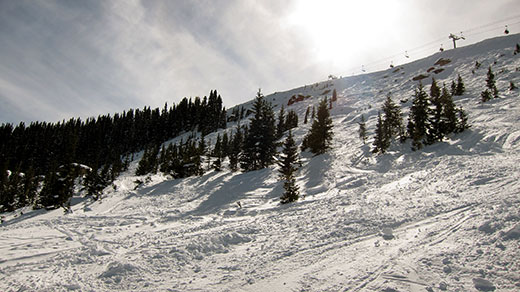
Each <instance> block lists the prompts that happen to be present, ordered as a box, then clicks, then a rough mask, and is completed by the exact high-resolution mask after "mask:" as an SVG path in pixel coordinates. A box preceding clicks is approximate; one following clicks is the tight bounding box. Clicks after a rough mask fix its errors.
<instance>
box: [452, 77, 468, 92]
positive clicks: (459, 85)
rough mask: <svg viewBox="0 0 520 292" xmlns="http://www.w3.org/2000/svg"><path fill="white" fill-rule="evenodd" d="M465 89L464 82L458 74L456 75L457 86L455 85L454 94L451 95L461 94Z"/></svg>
mask: <svg viewBox="0 0 520 292" xmlns="http://www.w3.org/2000/svg"><path fill="white" fill-rule="evenodd" d="M465 91H466V87H465V86H464V82H463V81H462V77H460V74H459V75H458V77H457V86H456V87H455V94H453V95H457V96H460V95H463V94H464V92H465Z"/></svg>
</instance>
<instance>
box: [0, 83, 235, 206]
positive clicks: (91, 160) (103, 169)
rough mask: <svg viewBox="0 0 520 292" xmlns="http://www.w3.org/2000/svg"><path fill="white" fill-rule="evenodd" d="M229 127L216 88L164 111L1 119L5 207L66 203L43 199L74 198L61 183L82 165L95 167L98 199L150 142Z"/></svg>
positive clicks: (0, 196)
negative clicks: (40, 119)
mask: <svg viewBox="0 0 520 292" xmlns="http://www.w3.org/2000/svg"><path fill="white" fill-rule="evenodd" d="M225 127H226V111H225V108H223V106H222V98H221V97H220V95H218V93H217V91H216V90H214V91H211V92H210V95H209V98H207V97H204V98H202V99H201V98H199V97H197V98H195V99H194V100H192V99H186V98H184V99H183V100H181V102H180V103H179V104H178V105H175V104H174V105H172V106H170V107H168V105H167V104H165V106H164V108H163V109H162V110H160V109H159V108H156V109H153V110H152V109H150V107H145V108H144V109H142V110H140V109H136V110H133V109H131V110H128V111H125V112H123V113H122V114H115V115H113V116H110V115H103V116H99V117H98V118H89V119H87V120H86V121H82V120H81V119H79V118H78V119H70V120H69V121H63V122H58V123H46V122H33V123H31V124H30V125H29V126H26V125H25V124H24V123H23V122H22V123H20V124H19V125H18V126H16V127H14V126H13V125H11V124H2V125H1V126H0V171H2V173H1V177H0V178H1V180H0V212H1V211H10V210H13V209H14V208H18V207H21V206H23V205H24V204H32V205H34V206H35V207H51V206H62V205H63V201H66V200H64V199H61V198H60V196H61V195H48V198H44V197H45V196H46V192H47V190H49V193H53V192H57V190H58V189H60V190H63V191H60V192H61V193H65V194H64V195H63V196H64V197H67V198H68V197H70V195H71V194H72V191H69V188H68V186H67V187H61V186H59V184H61V183H62V182H63V181H66V180H67V179H68V177H70V178H71V179H70V180H74V179H75V177H74V171H72V170H71V168H74V167H72V166H73V165H79V164H82V165H86V166H88V168H90V169H92V173H89V174H88V175H87V178H88V179H86V181H85V184H86V189H87V193H88V194H89V195H92V196H93V197H94V198H97V194H98V193H99V192H100V189H103V188H104V187H105V186H106V185H108V184H109V183H110V182H111V181H112V180H113V179H114V178H115V177H116V176H117V175H118V174H119V173H120V172H121V171H122V170H124V168H125V166H127V164H128V162H129V161H130V160H131V158H130V155H131V153H134V152H137V151H139V150H141V149H143V148H145V147H146V145H150V144H152V145H158V144H160V143H162V142H164V141H166V140H168V139H171V138H173V137H175V136H177V135H178V134H180V133H182V132H184V131H191V130H198V131H200V132H202V133H203V134H207V133H210V132H213V131H215V130H217V129H218V128H225ZM7 170H10V171H9V172H8V171H7ZM55 177H57V179H56V180H54V179H53V178H55ZM20 178H23V179H20ZM20 180H24V181H31V182H32V183H33V184H36V185H40V184H42V186H43V187H42V188H41V191H37V190H39V189H38V188H33V187H29V188H27V190H23V187H19V186H16V185H18V184H20V183H19V181H20ZM26 184H28V183H26ZM15 186H16V187H15ZM15 190H16V191H15ZM54 197H56V199H53V198H54Z"/></svg>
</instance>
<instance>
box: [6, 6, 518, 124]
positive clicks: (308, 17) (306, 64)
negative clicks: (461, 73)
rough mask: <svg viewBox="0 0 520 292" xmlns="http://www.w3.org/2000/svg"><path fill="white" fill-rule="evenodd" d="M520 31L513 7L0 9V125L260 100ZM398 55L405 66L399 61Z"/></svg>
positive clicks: (23, 7)
mask: <svg viewBox="0 0 520 292" xmlns="http://www.w3.org/2000/svg"><path fill="white" fill-rule="evenodd" d="M506 24H507V25H508V27H509V30H510V31H511V33H518V32H520V1H518V0H494V1H489V0H472V1H465V0H464V1H462V0H461V1H459V0H435V1H431V0H372V1H370V0H366V1H361V0H357V1H350V0H343V1H341V0H339V1H333V0H320V1H314V0H308V1H305V0H300V1H299V0H291V1H279V0H263V1H253V0H200V1H190V0H164V1H161V0H147V1H138V0H132V1H128V0H125V1H123V0H121V1H118V0H112V1H104V0H92V1H69V0H40V1H34V0H16V1H9V0H0V123H4V122H10V123H15V124H17V123H19V122H20V121H25V122H26V123H28V122H30V121H35V120H39V121H43V120H45V121H51V122H55V121H59V120H62V119H69V118H71V117H82V118H87V117H90V116H97V115H100V114H107V113H115V112H122V111H123V110H127V109H129V108H142V107H143V106H148V105H149V106H152V107H161V106H163V105H164V103H165V102H168V103H169V104H172V103H173V102H175V103H177V102H179V101H180V99H182V98H183V97H195V96H201V97H202V96H205V95H208V94H209V91H210V90H212V89H217V90H218V91H219V93H220V94H221V95H222V98H223V100H224V103H225V105H226V106H227V107H231V106H233V105H236V104H239V103H242V102H245V101H247V100H250V99H252V98H254V96H255V93H256V92H257V90H258V88H259V87H261V88H262V91H263V92H264V93H265V94H269V93H272V92H275V91H283V90H288V89H291V88H294V87H297V86H302V85H305V84H310V83H314V82H317V81H320V80H325V79H326V78H327V76H328V75H329V74H333V75H336V76H349V75H352V74H359V73H361V69H362V68H363V69H365V70H366V71H374V70H381V69H385V68H388V66H389V65H390V63H393V64H395V65H397V64H399V63H403V62H408V61H410V60H413V59H417V58H421V57H425V56H427V55H431V54H433V53H435V52H436V51H438V49H439V47H440V45H441V44H442V45H443V47H444V48H445V49H450V48H451V47H452V43H451V41H450V40H449V39H448V35H449V34H450V33H457V34H460V32H461V31H462V33H463V34H464V35H465V36H466V41H461V42H459V46H463V45H467V44H470V43H474V42H476V41H479V40H482V39H485V38H489V37H493V36H499V35H502V34H503V31H504V28H505V25H506ZM405 54H407V55H408V56H409V57H410V58H405Z"/></svg>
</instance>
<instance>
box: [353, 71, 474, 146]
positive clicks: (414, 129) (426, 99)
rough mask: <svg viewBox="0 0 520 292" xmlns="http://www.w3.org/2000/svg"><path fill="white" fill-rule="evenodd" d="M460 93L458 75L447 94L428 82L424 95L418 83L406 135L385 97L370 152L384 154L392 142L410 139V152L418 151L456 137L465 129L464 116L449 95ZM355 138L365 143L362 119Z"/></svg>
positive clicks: (398, 113) (393, 106) (398, 112)
mask: <svg viewBox="0 0 520 292" xmlns="http://www.w3.org/2000/svg"><path fill="white" fill-rule="evenodd" d="M454 84H455V83H454ZM464 90H465V89H464V84H463V81H462V78H460V75H459V77H458V81H457V83H456V84H455V86H452V91H451V92H450V91H449V90H448V89H447V88H446V86H445V85H444V86H443V87H442V88H440V87H439V86H438V85H437V82H436V80H435V79H432V84H431V87H430V94H429V95H428V94H427V93H426V91H425V90H424V87H423V85H422V83H419V86H418V87H417V88H416V89H415V93H414V95H413V101H412V106H411V107H410V112H409V115H408V124H407V127H406V131H405V129H404V127H403V121H402V120H403V118H402V114H401V109H400V108H399V107H398V106H397V105H396V104H395V103H394V102H393V100H392V98H391V95H390V94H388V95H387V98H386V100H385V103H384V104H383V108H382V111H383V115H381V112H379V114H378V119H377V124H376V129H375V137H374V142H373V146H374V148H373V150H372V152H373V153H385V152H386V150H387V149H388V147H390V144H391V142H392V140H393V139H394V138H398V139H399V141H400V142H405V141H406V140H407V139H411V140H412V142H411V145H412V150H419V149H421V148H422V147H423V146H424V145H431V144H433V143H435V142H439V141H442V140H443V139H444V138H445V137H446V136H447V135H449V134H451V133H460V132H462V131H464V130H466V129H468V128H469V125H468V120H467V116H466V113H465V112H464V110H463V109H462V107H457V106H456V105H455V103H454V101H453V95H454V94H455V95H462V94H463V93H464ZM359 134H360V138H361V139H362V140H363V141H365V140H366V126H365V122H364V118H363V119H362V121H361V123H360V129H359Z"/></svg>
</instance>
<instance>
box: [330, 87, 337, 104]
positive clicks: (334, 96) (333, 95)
mask: <svg viewBox="0 0 520 292" xmlns="http://www.w3.org/2000/svg"><path fill="white" fill-rule="evenodd" d="M336 100H338V93H337V92H336V88H334V90H332V98H331V100H330V101H331V102H333V101H336Z"/></svg>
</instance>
